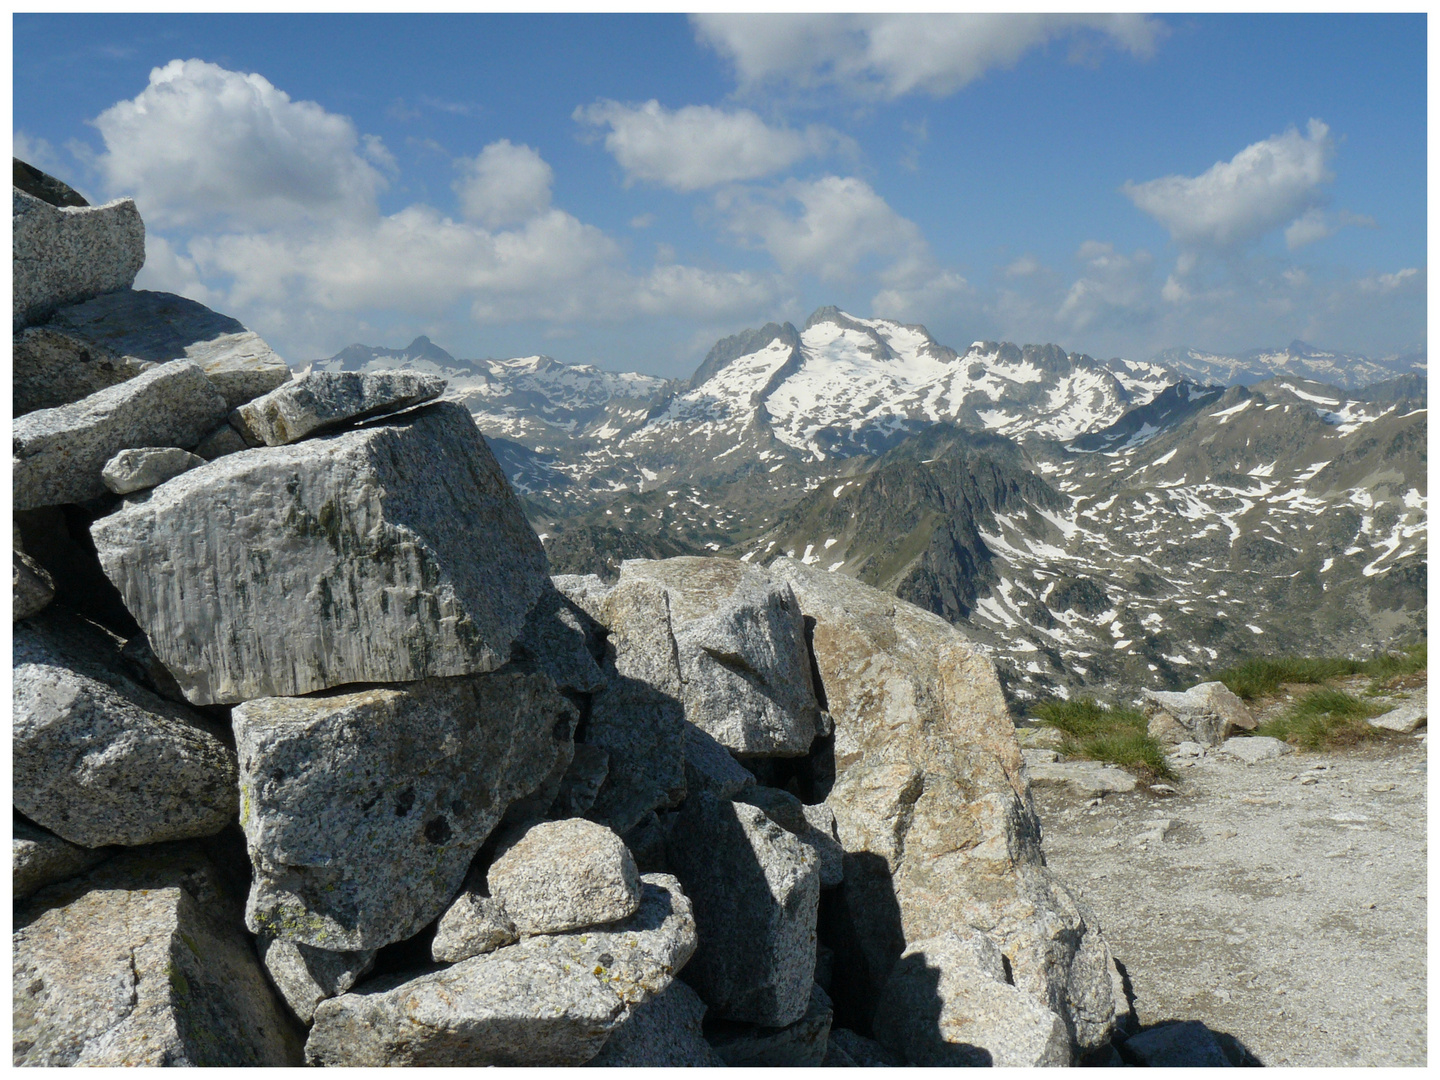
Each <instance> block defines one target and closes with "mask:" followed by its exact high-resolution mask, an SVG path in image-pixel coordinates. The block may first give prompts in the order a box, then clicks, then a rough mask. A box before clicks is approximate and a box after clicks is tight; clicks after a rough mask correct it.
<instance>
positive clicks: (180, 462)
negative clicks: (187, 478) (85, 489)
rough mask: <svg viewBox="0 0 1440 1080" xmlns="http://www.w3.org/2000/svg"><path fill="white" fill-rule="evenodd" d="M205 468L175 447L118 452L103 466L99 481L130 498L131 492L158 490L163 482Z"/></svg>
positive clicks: (202, 463) (117, 493) (200, 462)
mask: <svg viewBox="0 0 1440 1080" xmlns="http://www.w3.org/2000/svg"><path fill="white" fill-rule="evenodd" d="M204 464H205V459H204V458H202V457H199V456H198V455H196V454H192V453H190V451H188V450H181V449H180V448H179V447H178V446H142V447H137V448H135V449H133V450H121V451H120V453H118V454H116V455H115V456H114V457H113V458H111V459H110V460H109V461H107V462H106V463H105V467H104V468H103V469H101V470H100V479H101V480H103V481H104V482H105V486H106V487H107V488H109V489H110V490H111V491H113V492H114V493H115V494H116V495H129V494H130V493H131V492H132V491H144V490H145V489H146V488H153V487H159V486H160V485H161V484H163V483H165V481H166V480H173V479H175V477H177V476H179V475H180V474H181V473H187V472H189V471H190V470H191V469H193V468H195V467H196V466H198V465H204Z"/></svg>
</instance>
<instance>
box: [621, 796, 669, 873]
mask: <svg viewBox="0 0 1440 1080" xmlns="http://www.w3.org/2000/svg"><path fill="white" fill-rule="evenodd" d="M665 818H666V820H665V821H661V820H660V815H659V814H657V813H656V812H655V811H654V810H651V811H649V812H648V813H646V815H645V816H644V817H643V818H641V819H640V824H638V825H636V826H635V827H634V828H633V829H631V830H630V831H629V832H627V833H626V834H625V835H624V837H623V838H622V839H624V841H625V846H626V847H627V848H629V849H630V854H631V855H633V856H634V857H635V865H636V866H637V867H639V869H640V873H642V874H668V873H669V872H670V866H669V864H668V863H667V862H666V861H665V836H666V834H667V833H668V832H669V822H670V821H671V820H673V818H674V815H673V814H668V813H667V814H666V815H665Z"/></svg>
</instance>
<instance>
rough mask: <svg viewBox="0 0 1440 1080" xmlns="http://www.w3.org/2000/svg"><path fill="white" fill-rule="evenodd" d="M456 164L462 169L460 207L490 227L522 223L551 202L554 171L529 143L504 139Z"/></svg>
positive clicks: (458, 187)
mask: <svg viewBox="0 0 1440 1080" xmlns="http://www.w3.org/2000/svg"><path fill="white" fill-rule="evenodd" d="M456 165H457V166H459V167H460V168H461V170H462V175H461V177H460V178H459V179H458V180H456V181H455V184H454V187H455V193H456V194H457V195H458V196H460V208H461V210H462V211H463V213H464V214H465V216H466V217H467V218H469V219H470V220H472V221H478V222H480V224H482V225H484V226H486V227H487V228H500V227H503V226H506V225H516V224H519V223H520V222H522V221H525V220H527V219H528V218H532V217H534V216H535V215H537V214H539V213H541V212H542V211H544V210H546V209H548V208H549V206H550V187H551V184H552V183H553V182H554V179H555V174H554V171H553V170H552V169H551V168H550V165H549V164H548V163H547V162H546V161H545V159H544V158H542V157H541V156H540V154H539V153H538V152H537V151H535V150H533V149H531V148H530V147H528V146H524V145H521V146H516V145H514V144H513V143H511V141H510V140H509V139H501V140H500V141H499V142H493V143H491V144H490V145H489V146H487V147H485V149H483V150H481V151H480V153H479V154H477V155H476V156H475V157H473V158H461V159H460V160H459V161H457V162H456Z"/></svg>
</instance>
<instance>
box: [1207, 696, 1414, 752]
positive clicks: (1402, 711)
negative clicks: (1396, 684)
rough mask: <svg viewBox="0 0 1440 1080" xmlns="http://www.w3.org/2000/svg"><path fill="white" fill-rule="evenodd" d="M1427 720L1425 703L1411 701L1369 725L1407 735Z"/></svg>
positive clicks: (1373, 720)
mask: <svg viewBox="0 0 1440 1080" xmlns="http://www.w3.org/2000/svg"><path fill="white" fill-rule="evenodd" d="M1428 718H1429V712H1428V709H1427V702H1425V701H1411V702H1406V703H1405V704H1404V705H1401V706H1400V707H1399V708H1396V709H1391V710H1390V711H1389V712H1387V713H1382V714H1380V715H1379V716H1372V717H1370V718H1369V723H1370V726H1371V727H1377V728H1384V729H1385V730H1386V731H1399V732H1401V733H1404V734H1408V733H1409V732H1412V731H1414V730H1415V729H1416V728H1418V727H1419V726H1420V725H1421V724H1423V723H1425V722H1426V721H1427V720H1428ZM1227 745H1228V744H1227Z"/></svg>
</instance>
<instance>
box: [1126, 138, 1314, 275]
mask: <svg viewBox="0 0 1440 1080" xmlns="http://www.w3.org/2000/svg"><path fill="white" fill-rule="evenodd" d="M1334 153H1335V143H1334V140H1333V139H1332V138H1331V137H1330V129H1329V127H1327V126H1326V125H1325V124H1324V123H1322V122H1321V121H1319V120H1311V121H1310V123H1309V125H1308V128H1307V133H1306V134H1304V135H1302V134H1301V133H1300V132H1299V131H1298V130H1296V129H1295V128H1290V129H1289V130H1288V131H1286V132H1285V133H1283V134H1281V135H1275V136H1272V137H1271V138H1268V139H1265V140H1263V141H1261V142H1257V143H1252V144H1251V145H1249V146H1247V147H1246V148H1245V149H1244V150H1241V151H1240V152H1239V153H1238V154H1236V155H1235V156H1234V157H1233V158H1231V159H1230V160H1229V161H1219V162H1216V163H1215V164H1214V165H1212V166H1211V167H1210V168H1209V169H1207V170H1206V171H1205V172H1203V173H1201V174H1200V175H1199V176H1194V177H1190V176H1164V177H1161V178H1160V179H1158V180H1150V181H1147V182H1145V183H1143V184H1136V183H1133V182H1128V181H1127V182H1126V183H1125V184H1124V186H1123V187H1122V188H1121V190H1122V191H1123V192H1124V193H1125V194H1126V195H1127V196H1128V197H1129V198H1130V201H1131V202H1133V203H1134V204H1135V205H1136V206H1137V207H1138V208H1139V209H1140V210H1142V211H1143V212H1145V213H1147V214H1149V215H1150V216H1151V217H1153V218H1154V219H1155V220H1156V221H1158V222H1160V224H1161V225H1163V226H1165V228H1166V229H1168V230H1169V231H1170V235H1171V236H1172V237H1173V238H1174V239H1175V241H1176V242H1177V243H1179V244H1185V245H1200V246H1206V247H1211V248H1228V247H1233V246H1235V245H1237V244H1241V243H1245V242H1247V241H1250V240H1255V239H1258V238H1259V237H1261V236H1263V235H1265V234H1266V233H1268V232H1270V231H1271V230H1273V229H1277V228H1279V227H1280V226H1282V225H1284V224H1286V223H1287V222H1292V221H1295V223H1296V226H1297V232H1296V236H1297V238H1298V239H1300V242H1301V243H1304V242H1307V237H1308V239H1318V237H1317V236H1315V235H1314V232H1315V230H1314V226H1313V222H1314V221H1315V220H1316V219H1308V220H1310V221H1311V222H1312V224H1310V225H1303V224H1301V222H1304V221H1306V220H1307V215H1308V212H1309V211H1311V210H1314V209H1315V208H1317V207H1318V205H1319V203H1320V201H1321V198H1322V193H1321V191H1320V185H1322V184H1324V183H1326V182H1328V181H1329V180H1331V179H1332V178H1333V177H1332V174H1331V172H1330V169H1329V162H1330V159H1331V158H1332V157H1333V156H1334ZM1297 218H1299V219H1301V220H1300V221H1296V219H1297ZM1297 246H1298V245H1297Z"/></svg>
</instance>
